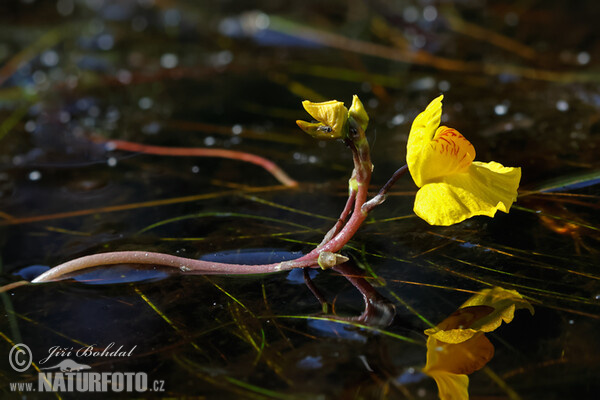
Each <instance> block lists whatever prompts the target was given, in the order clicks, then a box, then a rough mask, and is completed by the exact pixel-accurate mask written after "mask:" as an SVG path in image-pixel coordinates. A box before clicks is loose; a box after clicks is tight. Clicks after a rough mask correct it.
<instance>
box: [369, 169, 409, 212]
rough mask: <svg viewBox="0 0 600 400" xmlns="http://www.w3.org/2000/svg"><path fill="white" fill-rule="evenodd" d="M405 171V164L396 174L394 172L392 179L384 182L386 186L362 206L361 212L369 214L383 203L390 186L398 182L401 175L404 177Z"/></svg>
mask: <svg viewBox="0 0 600 400" xmlns="http://www.w3.org/2000/svg"><path fill="white" fill-rule="evenodd" d="M407 171H408V165H406V164H405V165H404V166H402V167H400V168H398V169H397V170H396V172H394V175H392V177H391V178H390V179H389V180H388V181H387V182H386V184H385V185H383V187H382V188H381V189H380V190H379V193H377V195H376V196H375V197H373V198H372V199H371V200H369V201H367V202H366V203H365V204H363V206H362V211H363V212H364V213H369V212H370V211H371V210H373V209H374V208H375V207H377V206H378V205H380V204H381V203H383V202H384V201H385V199H386V197H387V192H388V191H389V190H390V189H391V188H392V186H394V184H395V183H396V182H397V181H398V179H400V177H401V176H402V175H404V174H405V173H406V172H407Z"/></svg>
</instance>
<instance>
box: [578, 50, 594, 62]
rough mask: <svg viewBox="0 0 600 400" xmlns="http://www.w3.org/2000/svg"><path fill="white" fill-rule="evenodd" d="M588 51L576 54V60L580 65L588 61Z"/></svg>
mask: <svg viewBox="0 0 600 400" xmlns="http://www.w3.org/2000/svg"><path fill="white" fill-rule="evenodd" d="M590 59H591V57H590V53H588V52H585V51H582V52H581V53H579V54H577V62H578V63H579V64H581V65H586V64H587V63H589V62H590Z"/></svg>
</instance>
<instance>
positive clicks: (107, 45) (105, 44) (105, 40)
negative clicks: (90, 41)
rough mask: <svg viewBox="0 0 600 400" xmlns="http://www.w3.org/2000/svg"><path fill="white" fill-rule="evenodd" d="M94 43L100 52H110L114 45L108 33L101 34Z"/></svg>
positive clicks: (113, 40)
mask: <svg viewBox="0 0 600 400" xmlns="http://www.w3.org/2000/svg"><path fill="white" fill-rule="evenodd" d="M96 43H97V44H98V47H99V48H100V50H110V49H112V48H113V46H114V44H115V39H114V38H113V36H112V35H111V34H109V33H105V34H102V35H100V36H99V37H98V39H97V41H96Z"/></svg>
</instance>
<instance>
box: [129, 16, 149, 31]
mask: <svg viewBox="0 0 600 400" xmlns="http://www.w3.org/2000/svg"><path fill="white" fill-rule="evenodd" d="M146 27H148V20H147V19H146V17H143V16H141V15H136V16H135V17H133V19H132V20H131V29H133V30H134V31H136V32H141V31H143V30H144V29H146Z"/></svg>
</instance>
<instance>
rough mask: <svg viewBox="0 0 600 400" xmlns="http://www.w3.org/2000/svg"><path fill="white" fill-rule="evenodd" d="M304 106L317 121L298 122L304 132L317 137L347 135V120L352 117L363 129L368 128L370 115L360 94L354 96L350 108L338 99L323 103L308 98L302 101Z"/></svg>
mask: <svg viewBox="0 0 600 400" xmlns="http://www.w3.org/2000/svg"><path fill="white" fill-rule="evenodd" d="M302 106H303V107H304V109H305V110H306V112H308V113H309V114H310V116H311V117H313V118H314V119H315V120H317V122H316V123H313V122H306V121H300V120H298V121H296V124H297V125H298V126H299V127H300V129H302V130H303V131H304V132H306V133H308V134H309V135H311V136H313V137H314V138H316V139H325V140H330V139H343V138H345V137H346V136H347V130H348V128H347V126H346V121H347V120H348V118H349V117H352V118H353V119H354V120H355V121H356V122H357V123H358V125H359V126H360V127H361V128H362V129H363V130H365V129H367V124H368V123H369V116H368V115H367V112H366V111H365V109H364V107H363V105H362V103H361V102H360V100H359V98H358V96H356V95H354V97H353V98H352V106H351V107H350V110H349V111H348V109H347V108H346V106H344V103H342V102H341V101H337V100H329V101H325V102H322V103H313V102H311V101H308V100H304V101H303V102H302Z"/></svg>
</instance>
